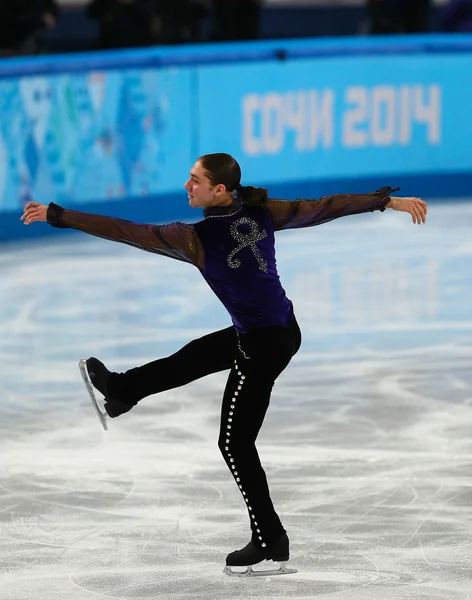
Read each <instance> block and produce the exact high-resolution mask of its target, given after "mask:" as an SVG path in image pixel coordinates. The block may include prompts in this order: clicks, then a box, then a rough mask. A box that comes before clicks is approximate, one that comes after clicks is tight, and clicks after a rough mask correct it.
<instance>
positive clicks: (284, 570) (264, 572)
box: [223, 562, 298, 577]
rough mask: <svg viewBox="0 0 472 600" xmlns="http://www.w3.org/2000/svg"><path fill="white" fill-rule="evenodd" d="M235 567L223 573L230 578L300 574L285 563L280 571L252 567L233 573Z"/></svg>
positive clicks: (228, 568)
mask: <svg viewBox="0 0 472 600" xmlns="http://www.w3.org/2000/svg"><path fill="white" fill-rule="evenodd" d="M234 568H235V567H225V568H224V571H223V573H226V575H229V576H230V577H272V576H273V575H291V574H292V573H298V571H297V569H291V568H290V567H287V566H285V563H284V562H280V563H279V568H278V569H265V570H261V571H258V570H254V569H253V568H252V567H243V568H245V569H246V570H245V571H233V569H234Z"/></svg>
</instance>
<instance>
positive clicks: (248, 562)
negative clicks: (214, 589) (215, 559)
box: [224, 533, 297, 577]
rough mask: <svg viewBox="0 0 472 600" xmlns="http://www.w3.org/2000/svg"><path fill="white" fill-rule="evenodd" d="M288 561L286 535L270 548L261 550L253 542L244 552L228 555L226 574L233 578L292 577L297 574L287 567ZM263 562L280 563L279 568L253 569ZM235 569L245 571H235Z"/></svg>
mask: <svg viewBox="0 0 472 600" xmlns="http://www.w3.org/2000/svg"><path fill="white" fill-rule="evenodd" d="M288 560H289V541H288V537H287V534H286V533H284V534H283V535H282V536H281V537H280V539H279V540H277V542H275V544H272V545H271V546H269V547H268V548H259V547H257V546H256V545H255V544H254V542H252V541H251V542H249V544H248V545H247V546H245V547H244V548H243V549H242V550H236V552H231V554H228V556H227V557H226V567H225V569H224V573H226V575H229V576H231V577H268V576H272V575H290V574H291V573H296V572H297V570H296V569H291V568H289V567H287V566H286V563H287V562H288ZM262 561H272V562H276V563H279V568H278V569H272V568H265V569H253V566H254V565H259V563H261V562H262ZM271 564H272V563H269V565H271ZM264 566H265V565H264ZM234 568H236V569H239V568H244V569H242V570H234Z"/></svg>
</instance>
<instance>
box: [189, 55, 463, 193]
mask: <svg viewBox="0 0 472 600" xmlns="http://www.w3.org/2000/svg"><path fill="white" fill-rule="evenodd" d="M471 77H472V57H471V56H468V55H449V54H448V55H435V56H433V55H430V56H422V55H419V56H409V57H407V58H405V57H402V56H383V57H354V58H348V57H344V58H328V59H316V60H297V61H285V62H279V63H272V64H267V63H258V64H250V65H249V64H245V65H234V66H233V67H232V68H231V69H228V67H220V66H205V67H200V68H199V84H200V100H199V107H200V119H199V123H200V153H205V152H212V151H217V150H221V149H224V150H225V151H226V152H228V153H230V154H234V155H235V156H236V157H238V158H239V159H240V161H241V163H242V166H243V171H244V173H245V181H246V182H248V183H257V182H282V181H286V180H287V179H290V180H291V181H297V180H314V179H316V180H320V179H333V178H334V179H336V178H343V177H366V176H373V175H376V174H382V175H386V174H387V175H390V174H391V175H394V174H407V175H408V174H427V173H438V172H457V171H471V170H472V144H471V143H470V140H472V119H470V117H469V111H470V108H469V107H470V106H472V87H471V86H469V85H465V84H464V82H465V81H468V80H469V79H470V78H471ZM209 89H211V95H209V94H208V90H209ZM466 140H469V142H466Z"/></svg>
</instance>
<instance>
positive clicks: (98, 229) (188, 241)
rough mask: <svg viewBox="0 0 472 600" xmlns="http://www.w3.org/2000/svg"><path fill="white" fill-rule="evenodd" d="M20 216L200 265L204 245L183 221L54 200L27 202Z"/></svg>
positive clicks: (27, 219)
mask: <svg viewBox="0 0 472 600" xmlns="http://www.w3.org/2000/svg"><path fill="white" fill-rule="evenodd" d="M21 220H22V221H24V222H25V225H30V224H31V223H34V222H36V221H43V222H47V223H49V225H51V226H52V227H59V228H61V229H66V228H72V229H77V230H79V231H83V232H84V233H88V234H90V235H94V236H96V237H101V238H103V239H106V240H111V241H114V242H121V243H123V244H128V245H130V246H134V247H136V248H140V249H141V250H146V251H147V252H154V253H156V254H162V255H164V256H169V257H170V258H175V259H177V260H181V261H183V262H189V263H191V264H193V265H195V266H197V267H199V268H202V267H203V261H204V255H203V246H202V244H201V242H200V240H199V238H198V237H197V234H196V233H195V229H194V227H192V225H186V224H185V223H179V222H177V223H170V224H169V225H145V224H141V223H133V222H131V221H125V220H123V219H114V218H112V217H105V216H102V215H93V214H89V213H83V212H80V211H77V210H66V209H64V208H62V207H61V206H58V205H57V204H54V203H53V202H51V204H50V205H49V206H46V205H45V204H39V203H38V202H29V203H28V204H27V205H26V207H25V212H24V214H23V216H22V217H21Z"/></svg>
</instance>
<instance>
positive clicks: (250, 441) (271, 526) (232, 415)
mask: <svg viewBox="0 0 472 600" xmlns="http://www.w3.org/2000/svg"><path fill="white" fill-rule="evenodd" d="M300 344H301V334H300V329H299V327H298V324H297V322H296V320H295V318H294V319H293V321H292V323H291V324H290V327H264V328H261V329H255V330H253V331H252V332H250V333H248V334H246V335H240V336H238V334H237V333H236V330H235V329H234V327H228V328H227V329H223V330H221V331H217V332H215V333H211V334H209V335H206V336H204V337H202V338H199V339H197V340H194V341H192V342H190V343H189V344H187V345H186V346H184V347H183V348H182V349H181V350H179V351H178V352H176V353H175V354H173V355H172V356H169V357H168V358H163V359H160V360H156V361H153V362H151V363H149V364H147V365H144V366H142V367H138V368H136V369H131V370H130V371H127V372H126V373H122V374H118V373H114V374H112V375H111V376H110V379H109V383H108V393H109V396H110V398H112V399H116V400H117V401H120V402H124V403H137V402H138V401H139V400H141V399H142V398H145V397H146V396H149V395H151V394H156V393H159V392H163V391H165V390H169V389H173V388H176V387H179V386H182V385H185V384H186V383H189V382H191V381H195V380H196V379H200V378H201V377H205V376H206V375H210V374H211V373H217V372H219V371H225V370H228V369H230V373H229V377H228V381H227V384H226V388H225V391H224V395H223V405H222V409H221V424H220V434H219V439H218V446H219V448H220V450H221V452H222V454H223V458H224V459H225V461H226V464H227V465H228V467H229V469H230V470H231V472H232V474H233V477H234V479H235V481H236V483H237V485H238V487H239V489H240V491H241V493H242V496H243V499H244V501H245V503H246V507H247V510H248V512H249V518H250V523H251V530H252V541H253V542H254V543H255V544H256V545H258V546H259V547H265V546H266V545H270V544H272V543H273V542H274V541H275V540H277V538H278V537H279V536H280V535H281V534H282V533H283V532H284V528H283V527H282V524H281V522H280V519H279V517H278V515H277V513H276V512H275V509H274V506H273V504H272V500H271V498H270V494H269V487H268V484H267V478H266V475H265V472H264V469H263V468H262V465H261V462H260V460H259V455H258V453H257V449H256V446H255V442H256V438H257V435H258V433H259V430H260V428H261V426H262V423H263V421H264V417H265V414H266V411H267V408H268V406H269V401H270V395H271V392H272V388H273V386H274V383H275V380H276V379H277V377H278V376H279V375H280V373H281V372H282V371H283V370H284V369H285V368H286V366H287V365H288V364H289V362H290V360H291V358H292V356H294V354H296V352H297V351H298V349H299V348H300Z"/></svg>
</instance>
